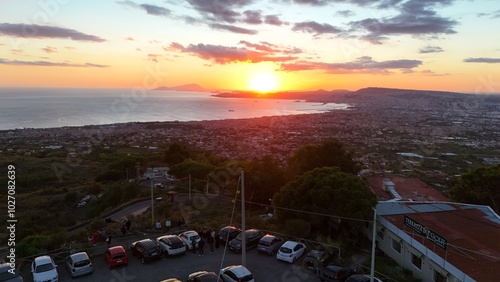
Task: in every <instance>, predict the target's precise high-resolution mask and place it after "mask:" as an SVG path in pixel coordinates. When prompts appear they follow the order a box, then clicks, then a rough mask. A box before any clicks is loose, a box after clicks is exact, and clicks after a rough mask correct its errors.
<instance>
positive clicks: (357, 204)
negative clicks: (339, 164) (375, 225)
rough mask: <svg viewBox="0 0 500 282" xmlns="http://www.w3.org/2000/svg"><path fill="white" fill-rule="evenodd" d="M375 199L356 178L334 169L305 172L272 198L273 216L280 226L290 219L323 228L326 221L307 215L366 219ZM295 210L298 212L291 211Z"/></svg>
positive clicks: (322, 218)
mask: <svg viewBox="0 0 500 282" xmlns="http://www.w3.org/2000/svg"><path fill="white" fill-rule="evenodd" d="M376 203H377V199H376V197H375V195H374V194H373V193H372V192H371V191H370V189H369V188H368V187H367V186H366V183H365V182H364V181H363V180H362V179H361V178H359V177H357V176H355V175H352V174H349V173H345V172H342V171H340V170H339V169H338V168H336V167H323V168H317V169H314V170H312V171H308V172H306V173H304V174H303V175H301V176H299V177H297V178H296V179H294V180H293V181H291V182H289V183H287V184H286V185H285V186H283V187H282V188H281V189H280V190H279V192H278V193H276V194H275V195H274V197H273V205H275V206H278V207H283V208H286V209H279V208H278V209H277V211H276V215H277V217H278V219H279V220H280V221H281V222H284V221H285V220H287V219H290V218H299V219H304V220H309V221H310V222H312V223H313V224H314V223H318V224H324V223H326V222H328V220H329V218H325V217H318V216H312V215H310V214H308V213H301V212H300V211H301V210H303V211H309V212H315V213H321V214H329V215H332V216H341V217H349V218H356V219H370V218H371V216H372V215H373V210H372V208H373V207H374V206H375V205H376ZM293 210H298V211H293Z"/></svg>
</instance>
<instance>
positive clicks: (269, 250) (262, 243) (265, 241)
mask: <svg viewBox="0 0 500 282" xmlns="http://www.w3.org/2000/svg"><path fill="white" fill-rule="evenodd" d="M284 243H285V239H283V238H281V237H277V236H274V235H270V234H267V235H265V236H264V237H262V238H260V240H259V244H258V246H257V251H259V253H266V254H269V255H271V256H274V254H276V252H277V251H278V250H279V248H281V246H282V245H283V244H284Z"/></svg>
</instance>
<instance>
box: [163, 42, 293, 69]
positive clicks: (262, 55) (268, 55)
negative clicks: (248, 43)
mask: <svg viewBox="0 0 500 282" xmlns="http://www.w3.org/2000/svg"><path fill="white" fill-rule="evenodd" d="M263 45H265V44H263ZM168 50H170V51H177V52H182V53H188V54H190V55H194V56H197V57H199V58H201V59H204V60H208V61H212V62H214V63H216V64H229V63H237V62H247V63H260V62H286V61H291V60H295V59H297V58H296V57H292V56H286V55H283V54H277V53H275V52H273V51H271V50H266V51H261V50H257V49H256V48H251V49H250V48H241V47H230V46H222V45H212V44H202V43H200V44H196V45H193V44H190V45H188V46H186V47H184V46H182V45H181V44H179V43H175V42H174V43H172V44H170V46H169V48H168Z"/></svg>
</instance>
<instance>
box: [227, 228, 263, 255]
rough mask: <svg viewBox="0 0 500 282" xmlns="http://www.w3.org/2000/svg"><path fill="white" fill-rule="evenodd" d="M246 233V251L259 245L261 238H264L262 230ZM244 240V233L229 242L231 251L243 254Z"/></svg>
mask: <svg viewBox="0 0 500 282" xmlns="http://www.w3.org/2000/svg"><path fill="white" fill-rule="evenodd" d="M244 233H245V238H246V249H247V250H248V249H251V248H254V247H256V246H257V245H258V244H259V240H260V238H262V237H263V236H264V234H262V232H260V230H257V229H248V230H247V231H245V232H244ZM242 238H243V232H241V233H240V234H238V236H236V238H234V239H233V240H231V241H230V242H229V249H230V250H231V251H233V252H241V244H242V241H241V239H242Z"/></svg>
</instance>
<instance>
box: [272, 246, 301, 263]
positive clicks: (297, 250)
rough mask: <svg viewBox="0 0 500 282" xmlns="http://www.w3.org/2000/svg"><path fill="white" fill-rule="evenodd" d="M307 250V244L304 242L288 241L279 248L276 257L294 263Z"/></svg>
mask: <svg viewBox="0 0 500 282" xmlns="http://www.w3.org/2000/svg"><path fill="white" fill-rule="evenodd" d="M305 250H306V245H304V244H302V243H299V242H296V241H286V242H285V244H283V245H282V246H281V248H280V249H279V250H278V253H277V254H276V258H277V259H279V260H282V261H287V262H289V263H294V262H295V260H297V259H298V258H300V257H301V256H302V255H303V254H304V251H305Z"/></svg>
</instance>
